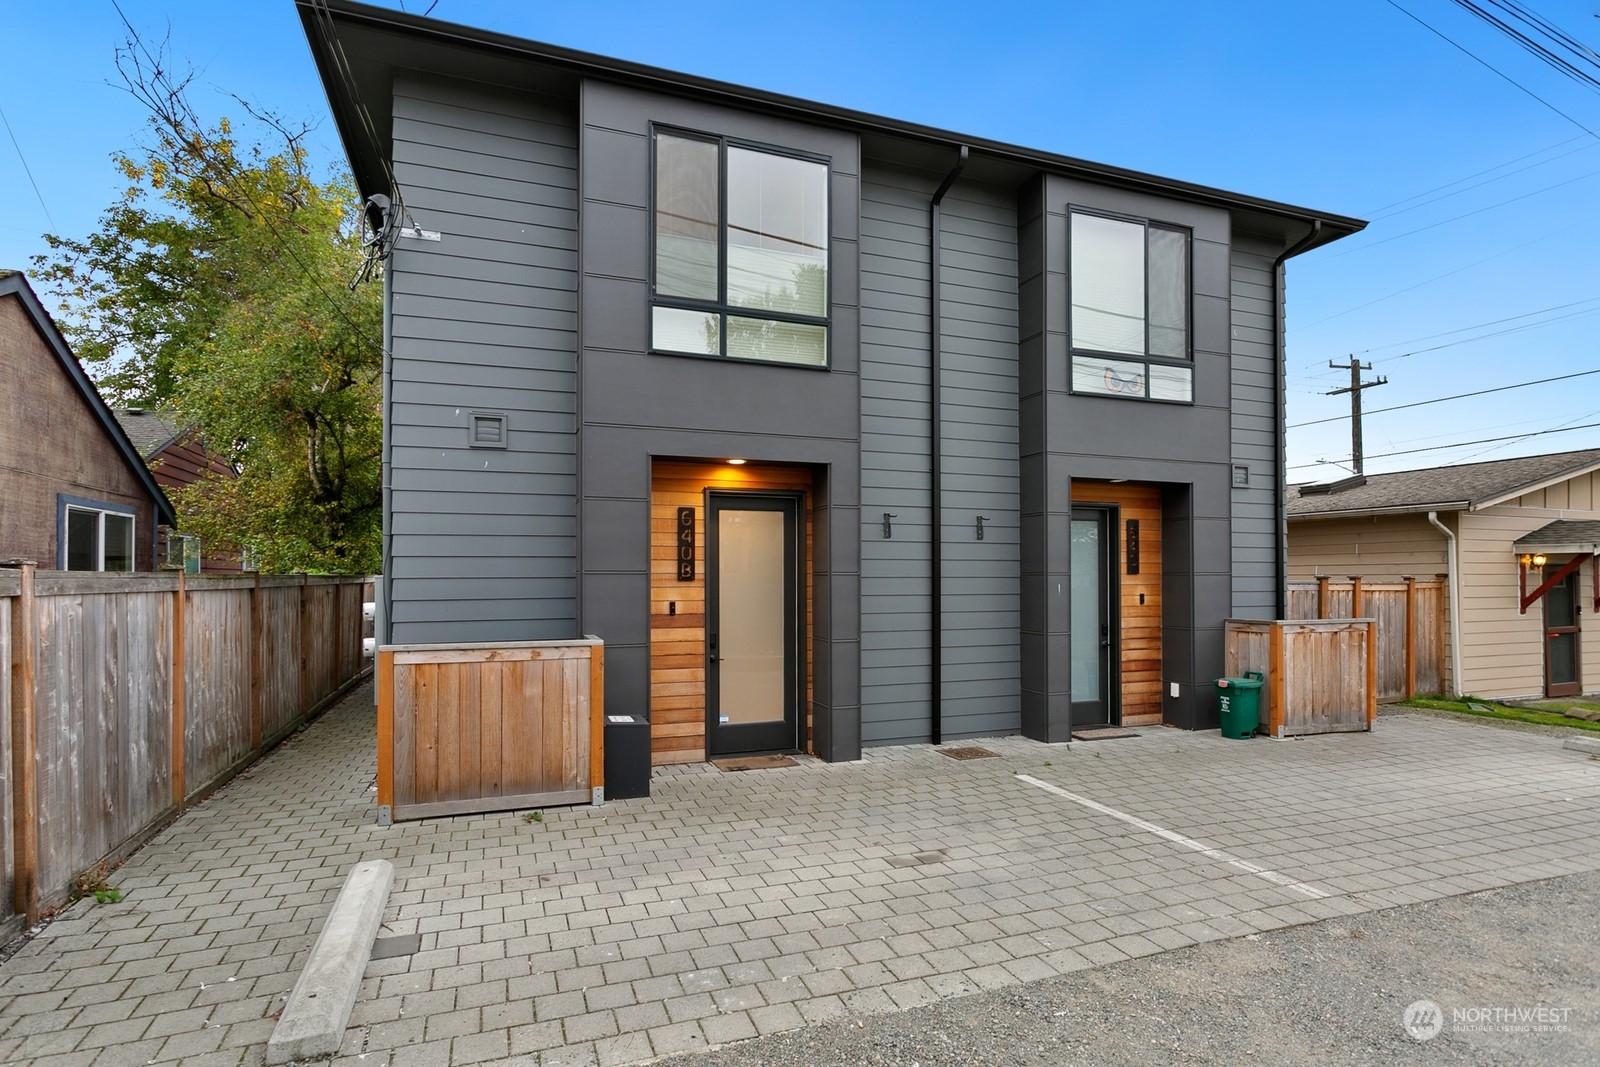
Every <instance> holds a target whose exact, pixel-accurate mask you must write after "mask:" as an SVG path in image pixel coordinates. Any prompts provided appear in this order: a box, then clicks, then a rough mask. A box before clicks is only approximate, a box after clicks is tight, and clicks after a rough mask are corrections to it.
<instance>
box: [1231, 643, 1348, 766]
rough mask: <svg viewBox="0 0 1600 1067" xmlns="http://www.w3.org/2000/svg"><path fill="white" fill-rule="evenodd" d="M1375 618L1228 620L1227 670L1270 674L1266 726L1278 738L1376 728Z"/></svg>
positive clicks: (1263, 710)
mask: <svg viewBox="0 0 1600 1067" xmlns="http://www.w3.org/2000/svg"><path fill="white" fill-rule="evenodd" d="M1376 631H1377V622H1376V621H1375V620H1373V619H1299V620H1285V619H1279V620H1275V621H1270V622H1269V621H1263V620H1251V619H1229V620H1228V622H1227V637H1226V649H1225V657H1226V660H1225V669H1226V671H1227V674H1228V676H1229V677H1230V678H1239V677H1242V676H1243V675H1244V672H1245V671H1261V672H1263V673H1264V674H1266V676H1267V691H1266V699H1265V701H1264V702H1263V704H1262V708H1261V728H1262V729H1263V730H1265V731H1266V732H1267V733H1268V734H1269V735H1270V736H1272V737H1294V736H1297V735H1302V734H1325V733H1340V732H1346V731H1354V730H1370V729H1372V723H1373V721H1374V720H1375V719H1376V718H1377V716H1378V639H1377V632H1376Z"/></svg>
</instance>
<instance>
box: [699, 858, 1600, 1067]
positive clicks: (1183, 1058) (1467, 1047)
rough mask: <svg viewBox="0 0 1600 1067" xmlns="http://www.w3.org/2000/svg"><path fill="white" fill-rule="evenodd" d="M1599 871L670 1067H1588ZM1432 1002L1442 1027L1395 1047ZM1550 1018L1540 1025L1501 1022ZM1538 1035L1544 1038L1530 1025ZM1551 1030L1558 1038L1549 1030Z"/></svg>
mask: <svg viewBox="0 0 1600 1067" xmlns="http://www.w3.org/2000/svg"><path fill="white" fill-rule="evenodd" d="M1597 904H1600V873H1589V874H1581V875H1574V876H1571V877H1567V878H1557V879H1551V880H1549V881H1543V882H1530V883H1525V884H1522V885H1517V886H1511V887H1508V888H1505V889H1497V890H1491V891H1487V892H1483V893H1475V894H1471V895H1469V896H1463V897H1453V898H1448V899H1444V900H1437V901H1430V902H1428V903H1424V904H1414V905H1409V906H1406V907H1399V908H1392V909H1389V910H1387V911H1382V912H1373V913H1369V914H1365V915H1358V916H1353V917H1349V918H1341V919H1330V920H1326V921H1323V922H1319V923H1313V924H1309V925H1306V926H1299V927H1293V928H1289V929H1284V930H1277V931H1273V932H1269V933H1264V934H1255V935H1250V936H1248V937H1244V938H1238V939H1234V940H1229V941H1217V942H1212V943H1210V944H1205V945H1200V946H1196V947H1194V948H1188V949H1181V950H1178V951H1174V952H1167V953H1163V954H1161V955H1158V956H1151V957H1146V958H1143V959H1137V960H1132V961H1128V962H1125V963H1118V964H1114V965H1111V966H1106V967H1100V968H1095V969H1092V970H1086V971H1081V972H1079V973H1077V974H1074V975H1071V976H1069V977H1065V978H1056V979H1050V980H1048V981H1043V982H1036V983H1031V984H1028V985H1024V986H1020V987H1016V988H1012V989H1007V990H1000V991H995V992H990V993H980V994H976V995H972V996H966V997H961V998H959V999H954V1000H948V1001H943V1002H940V1003H937V1004H933V1005H929V1006H927V1007H923V1008H917V1009H913V1010H910V1011H905V1012H900V1013H896V1014H892V1015H881V1016H867V1017H854V1016H852V1017H849V1018H846V1019H843V1020H840V1021H838V1022H833V1023H828V1024H825V1025H820V1026H812V1027H806V1028H804V1029H800V1030H795V1031H791V1032H789V1033H784V1034H777V1035H773V1036H771V1037H766V1038H760V1039H757V1040H752V1041H748V1042H744V1043H741V1044H736V1045H730V1046H725V1047H723V1048H721V1049H717V1050H713V1051H711V1052H708V1053H699V1054H694V1055H690V1056H682V1057H676V1058H673V1059H672V1060H671V1061H670V1062H671V1063H672V1064H675V1065H680V1067H827V1065H834V1064H838V1065H860V1067H891V1065H892V1067H973V1065H981V1064H1006V1065H1019V1067H1034V1065H1037V1067H1066V1065H1071V1064H1111V1065H1131V1064H1230V1065H1231V1064H1239V1063H1296V1064H1320V1063H1330V1064H1373V1065H1387V1064H1408V1063H1430V1064H1433V1063H1450V1064H1485V1065H1489V1064H1494V1065H1500V1064H1529V1065H1534V1064H1537V1065H1540V1067H1559V1065H1564V1064H1573V1065H1579V1064H1582V1065H1590V1064H1596V1063H1600V907H1597ZM1418 1000H1431V1001H1433V1002H1435V1003H1437V1004H1438V1005H1439V1006H1440V1007H1441V1009H1442V1016H1441V1017H1442V1021H1443V1029H1442V1031H1441V1032H1440V1033H1439V1034H1438V1035H1437V1036H1436V1037H1433V1038H1431V1039H1429V1040H1426V1041H1418V1040H1416V1039H1414V1038H1413V1037H1411V1036H1410V1035H1408V1033H1407V1031H1406V1029H1405V1026H1404V1025H1403V1018H1404V1015H1405V1009H1406V1008H1407V1006H1408V1005H1410V1004H1411V1003H1413V1002H1414V1001H1418ZM1541 1008H1542V1009H1546V1011H1545V1013H1544V1017H1545V1019H1546V1022H1544V1023H1543V1024H1541V1023H1539V1022H1537V1021H1531V1020H1530V1021H1527V1022H1516V1021H1514V1020H1513V1019H1512V1018H1509V1017H1507V1016H1504V1015H1503V1014H1498V1013H1499V1012H1503V1011H1506V1010H1510V1011H1516V1010H1519V1009H1520V1010H1521V1011H1522V1012H1524V1013H1527V1012H1532V1011H1534V1010H1535V1009H1541ZM1540 1025H1544V1026H1546V1027H1547V1028H1548V1029H1546V1030H1543V1031H1541V1030H1539V1029H1537V1027H1538V1026H1540ZM1556 1027H1564V1029H1555V1028H1556Z"/></svg>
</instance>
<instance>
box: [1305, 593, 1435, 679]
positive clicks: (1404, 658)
mask: <svg viewBox="0 0 1600 1067" xmlns="http://www.w3.org/2000/svg"><path fill="white" fill-rule="evenodd" d="M1445 597H1446V586H1445V576H1444V575H1439V576H1438V577H1437V578H1429V579H1422V580H1418V579H1415V578H1404V579H1402V580H1400V581H1398V582H1368V581H1364V580H1363V579H1362V578H1361V577H1360V576H1358V575H1352V576H1351V577H1350V578H1349V579H1347V580H1345V581H1342V582H1336V581H1333V580H1332V579H1331V578H1329V577H1327V576H1326V575H1324V576H1323V577H1321V578H1318V579H1317V580H1315V581H1311V582H1290V583H1289V618H1291V619H1350V618H1362V619H1375V620H1376V621H1377V624H1378V699H1379V700H1383V701H1392V700H1410V699H1411V698H1412V697H1414V696H1416V695H1417V694H1418V693H1439V692H1443V691H1444V677H1445V675H1444V663H1445V627H1446V622H1445V604H1446V599H1445Z"/></svg>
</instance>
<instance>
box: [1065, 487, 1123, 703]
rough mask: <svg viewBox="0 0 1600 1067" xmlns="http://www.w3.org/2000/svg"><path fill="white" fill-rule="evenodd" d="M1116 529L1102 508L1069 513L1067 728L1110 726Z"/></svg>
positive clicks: (1108, 512) (1082, 509)
mask: <svg viewBox="0 0 1600 1067" xmlns="http://www.w3.org/2000/svg"><path fill="white" fill-rule="evenodd" d="M1115 528H1116V526H1115V522H1114V518H1113V512H1112V511H1111V510H1110V509H1107V508H1073V509H1072V546H1071V547H1072V558H1071V565H1072V591H1071V604H1070V609H1071V610H1070V617H1071V627H1072V629H1071V634H1070V642H1069V644H1070V648H1071V651H1072V663H1071V670H1072V676H1071V690H1072V692H1071V696H1072V712H1071V714H1072V726H1073V728H1077V727H1080V726H1107V725H1110V724H1111V723H1112V722H1113V721H1114V714H1115V709H1114V708H1113V706H1112V700H1111V694H1112V693H1113V692H1114V688H1113V685H1112V683H1113V681H1114V679H1113V677H1112V674H1113V671H1114V667H1113V664H1112V658H1111V647H1112V643H1113V642H1112V627H1113V623H1114V619H1113V618H1112V612H1111V605H1112V603H1113V601H1112V586H1113V584H1114V583H1115V581H1116V569H1115V567H1114V565H1113V558H1114V557H1113V553H1114V548H1115V546H1114V544H1113V542H1112V536H1111V531H1112V530H1114V529H1115Z"/></svg>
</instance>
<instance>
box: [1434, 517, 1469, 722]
mask: <svg viewBox="0 0 1600 1067" xmlns="http://www.w3.org/2000/svg"><path fill="white" fill-rule="evenodd" d="M1428 521H1429V522H1431V523H1433V525H1434V528H1435V529H1437V530H1438V531H1439V532H1440V533H1442V534H1444V550H1445V568H1446V569H1447V570H1448V571H1449V572H1450V689H1451V691H1452V694H1453V695H1457V696H1459V695H1460V693H1461V578H1460V572H1459V570H1458V569H1457V567H1456V535H1455V534H1453V533H1451V532H1450V528H1449V527H1448V526H1446V525H1445V524H1444V523H1442V522H1440V521H1439V513H1438V512H1437V511H1430V512H1428Z"/></svg>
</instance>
